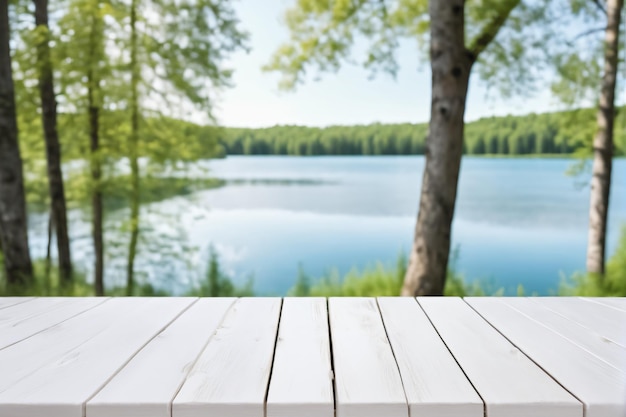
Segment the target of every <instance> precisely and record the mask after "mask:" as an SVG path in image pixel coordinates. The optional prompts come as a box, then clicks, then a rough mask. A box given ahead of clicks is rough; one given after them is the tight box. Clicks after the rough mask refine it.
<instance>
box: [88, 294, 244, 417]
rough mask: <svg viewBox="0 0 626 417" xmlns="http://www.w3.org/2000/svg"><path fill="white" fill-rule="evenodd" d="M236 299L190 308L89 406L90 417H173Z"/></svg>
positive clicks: (207, 300)
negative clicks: (191, 375) (173, 409)
mask: <svg viewBox="0 0 626 417" xmlns="http://www.w3.org/2000/svg"><path fill="white" fill-rule="evenodd" d="M235 300H236V299H235V298H204V299H200V300H199V301H198V302H197V303H195V304H194V305H192V306H191V307H190V308H189V309H188V310H187V311H185V312H184V313H183V314H182V315H181V316H180V317H179V318H178V319H176V320H175V321H174V322H173V323H172V324H171V325H170V326H168V327H167V328H166V329H165V330H164V331H163V332H162V333H161V334H159V335H158V336H157V337H156V338H154V340H152V341H151V342H150V343H148V345H146V347H144V348H143V349H142V350H141V351H140V352H139V353H137V355H136V356H135V357H134V358H133V359H132V360H131V361H130V362H129V363H128V364H127V365H126V366H125V367H124V368H123V369H122V370H121V371H120V372H119V373H118V374H117V375H116V376H115V377H114V378H113V379H112V380H111V381H110V382H109V383H108V384H107V385H106V386H105V387H104V388H103V389H102V390H101V391H100V392H99V393H98V394H96V395H95V396H94V397H93V398H92V399H91V400H90V401H89V402H88V403H87V409H86V415H87V417H170V416H171V405H172V400H173V399H174V396H175V395H176V393H177V392H178V390H179V389H180V387H181V385H182V384H183V382H184V380H185V378H186V376H187V374H188V372H189V370H190V369H191V367H192V366H193V364H194V363H195V361H196V359H197V357H198V355H199V354H200V352H201V351H202V350H203V349H204V347H205V346H206V344H207V342H208V341H209V339H210V337H211V336H212V335H213V333H214V332H215V329H216V328H217V326H218V325H219V324H220V322H221V321H222V318H223V317H224V314H226V312H227V311H228V309H229V308H230V306H231V305H232V304H233V302H234V301H235Z"/></svg>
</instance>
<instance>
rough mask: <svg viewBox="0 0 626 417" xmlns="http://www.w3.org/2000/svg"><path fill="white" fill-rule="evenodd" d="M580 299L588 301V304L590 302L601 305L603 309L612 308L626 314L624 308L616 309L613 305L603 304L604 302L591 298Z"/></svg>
mask: <svg viewBox="0 0 626 417" xmlns="http://www.w3.org/2000/svg"><path fill="white" fill-rule="evenodd" d="M578 298H579V299H580V300H584V301H586V302H588V303H594V304H599V305H601V306H603V307H610V308H612V309H614V310H617V311H623V312H626V310H625V309H623V308H619V307H616V306H614V305H613V304H607V303H603V302H602V300H594V299H592V298H589V297H578Z"/></svg>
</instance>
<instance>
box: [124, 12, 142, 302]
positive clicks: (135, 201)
mask: <svg viewBox="0 0 626 417" xmlns="http://www.w3.org/2000/svg"><path fill="white" fill-rule="evenodd" d="M130 30H131V35H130V66H131V80H130V88H131V92H130V94H131V98H130V107H131V108H130V112H131V116H130V117H131V122H130V137H129V160H130V177H131V180H130V181H131V194H130V243H129V245H128V262H127V270H126V295H133V293H134V289H135V270H134V267H135V256H136V255H137V242H138V239H139V161H138V149H137V148H138V142H139V100H138V95H139V93H138V88H139V68H138V62H137V47H138V45H137V0H132V2H131V9H130Z"/></svg>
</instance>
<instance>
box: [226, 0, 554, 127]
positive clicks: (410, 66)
mask: <svg viewBox="0 0 626 417" xmlns="http://www.w3.org/2000/svg"><path fill="white" fill-rule="evenodd" d="M292 3H293V0H238V1H236V2H235V7H236V10H237V12H238V16H239V18H240V19H241V23H242V27H243V28H245V29H246V30H247V31H248V32H249V33H250V35H251V39H250V46H251V51H250V52H249V53H245V52H238V53H237V54H235V55H234V56H233V57H232V60H231V62H230V63H229V66H231V67H232V68H234V69H235V74H234V77H233V81H234V87H233V88H231V89H229V90H227V91H224V92H223V93H222V94H221V97H220V101H219V104H218V106H217V108H216V109H215V114H216V116H217V118H218V122H219V123H220V124H222V125H224V126H239V127H265V126H273V125H277V124H297V125H308V126H328V125H335V124H343V125H349V124H369V123H375V122H381V123H402V122H412V123H420V122H427V121H428V118H429V113H430V71H429V67H428V63H427V62H426V63H420V62H419V61H418V58H419V53H418V51H417V43H416V42H412V41H408V40H407V41H404V42H403V43H402V44H401V47H400V49H399V50H398V61H399V63H400V71H399V73H398V76H397V78H396V79H395V80H394V79H393V78H392V77H390V76H389V75H386V74H379V75H378V76H377V77H376V78H374V79H373V80H370V79H368V71H367V70H365V69H363V68H361V67H359V66H358V65H349V64H346V65H344V66H343V67H342V69H341V70H340V71H339V72H338V73H336V74H335V73H326V74H323V75H322V77H321V79H320V80H317V81H316V80H314V79H313V77H310V78H309V79H308V80H307V81H306V82H305V84H303V85H300V86H299V87H298V88H297V90H296V91H294V92H284V91H279V89H278V79H279V74H275V73H265V72H263V71H262V70H261V66H262V65H264V64H265V63H267V62H268V60H269V58H270V56H271V55H272V53H273V51H274V50H275V49H276V48H277V47H278V46H279V45H280V44H281V43H282V42H284V41H285V40H287V39H288V31H287V28H286V27H285V25H284V24H282V22H281V17H282V15H283V13H284V11H285V10H286V8H287V7H289V5H291V4H292ZM355 58H356V60H357V62H358V60H359V59H360V58H361V57H359V56H355ZM488 92H489V91H488V87H487V85H486V84H485V83H484V82H481V81H480V80H479V79H478V77H476V76H474V78H473V79H472V80H471V81H470V91H469V96H468V103H467V107H466V115H465V116H466V117H465V118H466V120H468V121H471V120H475V119H478V118H481V117H486V116H492V115H506V114H524V113H529V112H532V111H534V112H544V111H553V110H557V109H558V108H559V105H558V103H557V102H556V101H555V100H553V99H552V98H551V94H550V91H549V89H548V88H546V89H545V90H544V91H539V92H538V93H537V94H534V95H532V96H530V97H519V98H513V99H499V98H498V97H497V94H493V93H491V94H488Z"/></svg>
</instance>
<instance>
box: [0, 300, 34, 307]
mask: <svg viewBox="0 0 626 417" xmlns="http://www.w3.org/2000/svg"><path fill="white" fill-rule="evenodd" d="M34 299H35V298H34V297H0V309H3V308H7V307H11V306H14V305H17V304H21V303H25V302H27V301H31V300H34Z"/></svg>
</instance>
